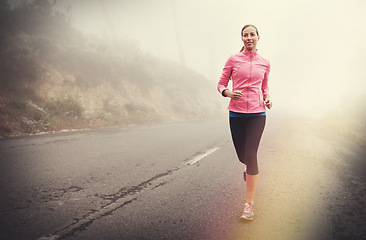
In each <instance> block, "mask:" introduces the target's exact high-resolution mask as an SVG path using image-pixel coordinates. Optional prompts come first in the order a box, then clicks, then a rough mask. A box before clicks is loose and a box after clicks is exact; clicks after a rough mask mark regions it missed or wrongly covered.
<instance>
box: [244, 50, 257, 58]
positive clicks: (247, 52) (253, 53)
mask: <svg viewBox="0 0 366 240" xmlns="http://www.w3.org/2000/svg"><path fill="white" fill-rule="evenodd" d="M243 53H244V55H245V56H250V54H252V55H253V56H256V55H257V54H258V49H257V50H255V52H249V51H247V49H245V48H244V51H243Z"/></svg>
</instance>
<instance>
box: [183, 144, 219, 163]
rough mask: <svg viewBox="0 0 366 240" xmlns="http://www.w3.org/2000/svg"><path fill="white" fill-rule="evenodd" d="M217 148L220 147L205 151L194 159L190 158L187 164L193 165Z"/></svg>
mask: <svg viewBox="0 0 366 240" xmlns="http://www.w3.org/2000/svg"><path fill="white" fill-rule="evenodd" d="M217 149H219V148H218V147H214V148H211V149H210V150H208V151H206V152H205V153H203V154H200V155H198V156H196V157H195V158H193V159H192V160H189V161H188V162H187V165H193V164H195V163H196V162H198V161H199V160H201V159H202V158H204V157H207V156H208V155H210V154H212V153H214V152H215V151H216V150H217Z"/></svg>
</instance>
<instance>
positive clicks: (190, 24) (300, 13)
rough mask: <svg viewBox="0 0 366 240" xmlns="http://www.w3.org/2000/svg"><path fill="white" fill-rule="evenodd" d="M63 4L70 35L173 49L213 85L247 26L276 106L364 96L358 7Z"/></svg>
mask: <svg viewBox="0 0 366 240" xmlns="http://www.w3.org/2000/svg"><path fill="white" fill-rule="evenodd" d="M15 2H16V1H15ZM68 4H70V5H71V6H72V10H71V12H72V16H73V25H74V26H75V27H76V28H78V29H81V30H82V31H84V32H88V33H95V34H97V35H100V36H103V37H106V38H107V37H108V36H118V37H124V38H130V39H136V40H137V41H138V42H139V45H140V47H141V49H142V50H143V51H145V52H149V53H151V54H153V55H156V56H157V57H161V58H166V59H170V60H173V61H177V62H179V61H180V58H179V54H178V44H180V45H181V47H182V49H183V53H184V57H185V62H186V64H187V66H188V67H189V68H192V69H194V70H196V71H198V72H200V73H202V74H203V75H205V76H206V77H207V78H209V79H212V80H213V81H215V82H217V81H218V79H219V77H220V74H221V70H222V67H223V65H224V63H225V61H226V59H227V58H228V57H229V56H230V55H231V54H233V53H236V52H238V51H239V49H240V48H241V46H242V42H241V39H240V30H241V28H242V27H243V26H244V25H245V24H248V23H251V24H254V25H256V26H257V27H258V30H259V34H260V36H261V39H260V41H259V42H258V45H257V48H258V51H259V53H260V54H261V55H262V56H263V57H265V58H268V59H269V60H270V61H271V67H272V68H271V73H270V88H271V90H272V95H273V98H275V99H276V98H277V99H278V100H280V101H284V102H289V101H292V102H298V104H308V103H309V104H311V105H319V104H320V105H324V106H328V105H330V106H332V105H333V104H334V103H335V102H337V101H338V100H339V99H340V98H341V97H343V96H344V95H345V94H351V95H357V94H361V93H364V90H365V86H366V84H365V81H366V78H365V75H366V64H365V63H366V46H365V45H366V32H365V23H366V17H365V14H364V11H365V10H366V1H364V0H347V1H338V0H306V1H296V0H276V1H273V0H256V1H245V0H223V1H217V0H216V1H215V0H78V1H75V0H58V2H57V7H58V8H59V9H64V7H65V6H66V5H68ZM177 36H178V37H179V38H178V40H177Z"/></svg>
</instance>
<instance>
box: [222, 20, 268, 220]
mask: <svg viewBox="0 0 366 240" xmlns="http://www.w3.org/2000/svg"><path fill="white" fill-rule="evenodd" d="M241 39H242V41H243V43H244V46H243V48H242V49H241V51H240V52H239V53H238V54H234V55H232V56H231V57H230V58H229V59H228V60H227V61H226V64H225V66H224V69H223V71H222V75H221V77H220V81H219V83H218V86H217V88H218V90H219V92H220V93H221V94H222V95H223V96H224V97H229V98H231V100H230V103H229V107H228V109H229V119H230V130H231V136H232V139H233V144H234V147H235V150H236V153H237V156H238V158H239V161H240V162H242V163H243V164H244V166H245V168H244V174H243V175H244V180H245V181H246V186H247V197H246V201H245V206H244V212H243V214H242V216H241V218H242V219H247V220H252V219H253V216H254V195H255V191H256V187H257V182H258V163H257V151H258V146H259V142H260V140H261V137H262V133H263V130H264V126H265V123H266V107H267V108H268V109H270V108H271V107H272V102H271V100H270V97H269V89H268V74H269V71H270V63H269V61H268V60H267V59H265V58H263V57H262V56H260V55H259V54H258V51H257V42H258V40H259V34H258V29H257V28H256V27H255V26H253V25H251V24H250V25H245V26H244V27H243V29H242V31H241ZM230 79H232V90H230V89H228V83H229V80H230Z"/></svg>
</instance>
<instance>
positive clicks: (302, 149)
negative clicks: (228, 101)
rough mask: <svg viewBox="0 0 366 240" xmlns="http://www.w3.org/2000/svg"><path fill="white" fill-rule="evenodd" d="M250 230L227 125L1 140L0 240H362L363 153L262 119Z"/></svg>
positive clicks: (296, 119) (304, 121)
mask: <svg viewBox="0 0 366 240" xmlns="http://www.w3.org/2000/svg"><path fill="white" fill-rule="evenodd" d="M259 168H260V178H259V186H258V189H257V195H256V203H255V217H254V220H253V221H243V220H240V219H239V217H240V215H241V213H242V209H243V206H244V203H243V200H244V199H245V185H244V181H243V180H242V165H241V164H240V163H239V162H238V160H237V159H236V155H235V152H234V148H233V146H232V143H231V139H230V132H229V128H228V120H227V119H226V118H218V119H212V120H205V121H190V122H181V123H170V124H157V125H143V126H130V127H123V128H108V129H101V130H90V131H82V132H67V133H57V134H46V135H39V136H29V137H14V138H8V139H0V190H1V195H0V207H1V208H0V239H4V240H5V239H6V240H12V239H27V240H41V239H43V240H46V239H47V240H56V239H66V240H74V239H88V240H94V239H95V240H97V239H106V240H108V239H111V240H112V239H128V240H129V239H132V240H133V239H188V240H190V239H192V240H196V239H213V240H216V239H219V240H236V239H281V240H282V239H291V240H292V239H296V240H297V239H304V240H305V239H366V227H365V226H366V210H365V209H366V208H365V207H366V206H365V205H366V196H365V191H366V181H365V180H366V177H365V170H366V151H365V149H362V148H360V147H359V146H357V145H355V144H354V143H352V142H350V141H348V140H347V139H345V138H343V137H342V136H340V135H338V134H336V133H335V132H333V131H332V130H330V129H328V128H326V127H324V126H323V125H322V124H321V123H320V122H319V121H317V120H316V119H309V118H304V117H301V116H297V115H284V114H280V113H276V112H273V111H272V112H270V113H269V114H268V116H267V126H266V129H265V133H264V135H263V138H262V143H261V146H260V149H259Z"/></svg>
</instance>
